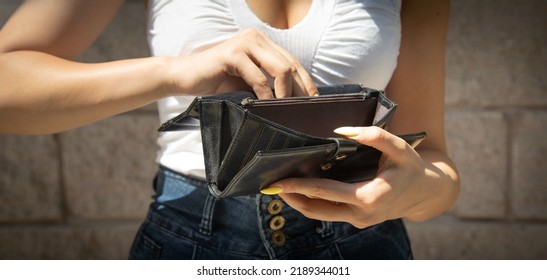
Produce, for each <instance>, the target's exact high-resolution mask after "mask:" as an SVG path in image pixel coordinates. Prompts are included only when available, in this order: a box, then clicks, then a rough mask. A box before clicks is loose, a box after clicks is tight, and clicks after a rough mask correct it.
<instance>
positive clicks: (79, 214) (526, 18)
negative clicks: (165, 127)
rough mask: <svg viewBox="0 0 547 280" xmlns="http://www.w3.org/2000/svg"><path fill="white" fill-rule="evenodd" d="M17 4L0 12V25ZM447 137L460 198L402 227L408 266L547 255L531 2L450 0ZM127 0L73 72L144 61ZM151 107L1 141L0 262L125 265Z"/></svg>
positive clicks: (540, 86) (546, 153)
mask: <svg viewBox="0 0 547 280" xmlns="http://www.w3.org/2000/svg"><path fill="white" fill-rule="evenodd" d="M20 2H21V1H20V0H7V1H2V2H0V24H3V23H4V22H5V20H6V19H7V18H8V17H9V15H10V14H11V13H12V12H13V11H14V10H15V8H16V7H17V6H18V5H19V3H20ZM451 9H452V11H451V12H452V13H451V19H450V26H449V36H448V49H447V56H446V61H447V80H446V81H447V83H446V91H447V98H446V104H447V113H446V127H447V136H448V147H449V152H450V154H451V156H452V157H453V159H454V160H455V161H456V163H457V165H458V167H459V170H460V173H461V176H462V183H463V186H462V193H461V196H460V199H459V201H458V202H457V204H456V205H455V207H453V208H452V209H451V210H450V211H448V212H447V213H446V214H444V215H442V216H440V217H438V218H435V219H433V220H431V221H428V222H425V223H407V225H408V230H409V234H410V236H411V239H412V243H413V248H414V253H415V257H416V258H418V259H545V258H547V238H545V236H547V168H546V166H547V165H546V163H547V160H546V159H547V141H546V139H547V93H546V90H547V88H546V81H545V80H546V79H545V73H546V70H547V69H546V65H547V54H546V48H545V47H544V46H545V45H546V43H547V34H546V33H547V22H546V21H545V19H544V16H543V14H544V12H543V11H545V10H547V2H545V1H542V0H518V1H508V0H482V1H473V0H453V1H452V2H451ZM145 18H146V15H145V9H144V6H143V4H142V1H129V2H127V4H126V5H125V6H124V7H123V10H122V11H121V13H120V14H119V16H118V17H116V19H115V20H114V22H113V23H112V24H111V25H110V26H109V27H108V30H107V31H106V32H105V33H104V34H103V35H102V36H101V37H100V38H99V39H98V40H97V42H96V43H95V44H94V45H93V47H92V48H91V49H90V50H88V51H87V52H86V53H85V54H84V55H83V56H82V61H89V62H91V61H108V60H111V59H121V58H130V57H142V56H147V55H148V50H147V47H146V39H145V33H146V31H145V30H146V29H145V24H146V23H145ZM158 125H159V122H158V119H157V116H156V111H155V106H154V105H153V104H151V105H148V106H145V107H143V108H140V109H137V110H134V111H131V112H128V113H124V114H121V115H118V116H114V117H112V118H109V119H106V120H103V121H99V122H97V123H95V124H93V125H88V126H85V127H82V128H78V129H75V130H72V131H70V132H66V133H60V134H56V135H49V136H12V135H2V136H0V244H1V245H0V259H125V258H127V252H128V250H129V247H130V245H131V242H132V239H133V236H134V234H135V232H136V230H137V228H138V226H139V224H140V222H141V221H142V220H143V218H144V215H145V213H146V209H147V207H148V204H149V203H150V201H151V199H150V196H151V195H152V189H151V181H152V179H153V176H154V172H155V170H156V165H155V163H154V157H155V152H156V144H155V136H156V132H155V130H156V128H157V126H158Z"/></svg>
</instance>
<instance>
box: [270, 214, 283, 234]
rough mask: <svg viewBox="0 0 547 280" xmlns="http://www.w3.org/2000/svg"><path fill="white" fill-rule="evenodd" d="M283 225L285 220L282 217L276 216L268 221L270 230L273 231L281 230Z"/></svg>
mask: <svg viewBox="0 0 547 280" xmlns="http://www.w3.org/2000/svg"><path fill="white" fill-rule="evenodd" d="M284 225H285V218H284V217H283V216H279V215H277V216H274V217H273V218H272V219H271V220H270V228H271V229H273V230H279V229H282V228H283V226H284Z"/></svg>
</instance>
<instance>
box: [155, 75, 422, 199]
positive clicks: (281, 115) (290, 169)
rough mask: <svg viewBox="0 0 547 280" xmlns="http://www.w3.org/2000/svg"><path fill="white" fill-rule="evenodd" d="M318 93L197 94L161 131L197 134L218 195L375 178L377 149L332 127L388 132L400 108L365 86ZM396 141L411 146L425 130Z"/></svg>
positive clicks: (325, 88)
mask: <svg viewBox="0 0 547 280" xmlns="http://www.w3.org/2000/svg"><path fill="white" fill-rule="evenodd" d="M318 90H319V96H310V97H290V98H282V99H257V98H256V96H255V95H254V94H253V93H251V92H231V93H226V94H222V95H215V96H203V97H197V98H196V99H195V100H194V102H193V103H192V104H191V105H190V106H189V108H188V109H187V111H186V112H184V113H182V114H180V115H178V116H177V117H175V118H173V119H171V120H169V121H167V122H165V123H164V124H163V125H162V126H161V127H160V128H159V131H160V132H168V131H176V130H189V129H191V130H194V129H200V130H201V136H202V141H203V152H204V157H205V171H206V176H207V178H206V179H207V183H208V186H209V190H210V191H211V193H212V194H213V195H214V196H216V197H219V198H220V197H227V196H236V195H248V194H255V193H258V192H259V191H260V190H261V189H263V188H266V187H268V186H269V185H270V184H272V183H273V182H275V181H277V180H280V179H283V178H288V177H319V178H329V179H334V180H339V181H344V182H357V181H364V180H369V179H372V178H374V177H375V175H376V172H377V169H378V163H379V160H380V156H381V152H380V151H378V150H376V149H374V148H372V147H369V146H365V145H361V144H359V143H357V142H356V141H353V140H351V139H347V138H343V137H340V136H339V135H336V134H335V133H333V130H334V129H335V128H337V127H341V126H371V125H374V126H379V127H382V128H386V127H387V125H388V124H389V122H390V120H391V118H392V116H393V113H394V112H395V109H396V107H397V105H396V104H394V103H393V102H392V101H390V100H389V99H388V98H387V97H386V96H385V95H384V92H383V91H379V90H374V89H370V88H366V87H364V86H362V85H339V86H331V87H323V88H319V89H318ZM400 137H401V138H403V139H405V140H406V141H407V142H408V143H409V144H411V145H412V146H416V145H417V144H418V143H419V142H420V141H421V140H422V139H424V138H425V132H421V133H416V134H410V135H401V136H400Z"/></svg>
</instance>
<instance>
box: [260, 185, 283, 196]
mask: <svg viewBox="0 0 547 280" xmlns="http://www.w3.org/2000/svg"><path fill="white" fill-rule="evenodd" d="M260 192H261V193H262V194H266V195H274V194H280V193H281V192H283V188H282V187H281V186H269V187H267V188H265V189H261V190H260Z"/></svg>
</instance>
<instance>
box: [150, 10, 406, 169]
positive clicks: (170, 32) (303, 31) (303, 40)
mask: <svg viewBox="0 0 547 280" xmlns="http://www.w3.org/2000/svg"><path fill="white" fill-rule="evenodd" d="M400 8H401V0H364V1H357V0H338V1H335V0H314V1H313V2H312V4H311V7H310V9H309V10H308V12H307V14H306V16H305V17H304V18H303V19H302V20H301V21H300V22H299V23H297V24H296V25H294V26H293V27H291V28H290V29H276V28H273V27H271V26H269V25H268V24H266V23H264V22H262V21H261V20H260V19H259V18H258V17H257V16H256V15H255V14H254V13H253V12H252V10H251V9H250V8H249V6H248V5H247V2H246V1H244V0H209V1H206V0H197V1H189V0H154V1H151V2H150V7H149V22H148V24H149V32H148V41H149V45H150V50H151V52H152V54H153V55H155V56H177V55H181V54H185V55H187V54H191V53H193V52H196V51H200V50H203V49H206V48H209V47H211V46H212V45H215V44H218V43H219V42H222V41H224V40H226V39H229V38H231V37H233V36H234V35H235V34H237V33H238V32H240V31H242V30H244V29H247V28H254V29H257V30H259V31H261V32H263V33H264V34H266V35H267V36H268V37H269V38H271V39H272V40H273V41H274V42H276V43H277V44H278V45H280V46H281V47H283V48H285V49H286V50H287V51H288V52H289V53H291V54H292V55H293V56H294V57H296V58H297V59H298V60H299V61H300V63H301V64H302V65H303V66H304V67H305V68H306V70H307V71H308V72H309V73H310V75H311V77H312V79H313V80H314V82H315V83H316V85H317V86H325V85H334V84H347V83H361V84H363V85H365V86H367V87H371V88H376V89H384V88H385V87H386V86H387V83H388V82H389V80H390V78H391V76H392V74H393V70H394V69H395V66H396V64H397V56H398V54H399V46H400V37H401V25H400ZM181 74H184V73H181ZM193 99H194V97H192V96H184V97H178V96H177V97H168V98H164V99H162V100H160V101H158V111H159V116H160V121H161V122H162V123H163V122H165V121H167V120H168V119H171V118H173V117H175V116H176V115H178V114H180V113H181V112H183V111H184V110H186V108H187V106H188V105H189V103H190V102H191V101H192V100H193ZM158 144H159V146H160V150H159V152H158V156H157V161H158V163H160V164H162V165H164V166H166V167H169V168H171V169H173V170H176V171H179V172H181V173H183V174H187V175H190V176H194V177H200V178H205V171H204V161H203V151H202V145H201V137H200V132H199V131H180V132H168V133H163V134H161V135H159V137H158Z"/></svg>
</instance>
